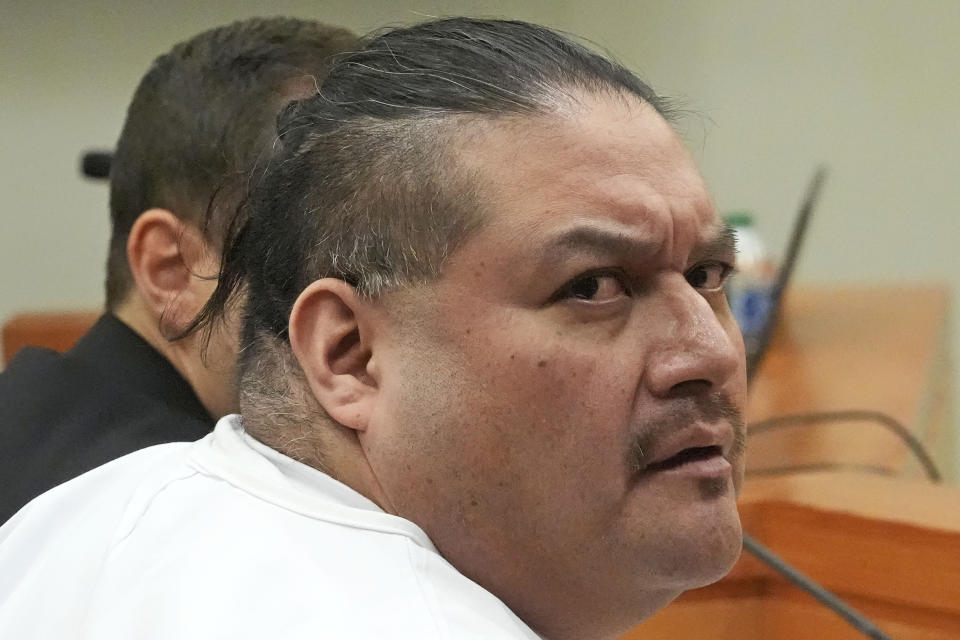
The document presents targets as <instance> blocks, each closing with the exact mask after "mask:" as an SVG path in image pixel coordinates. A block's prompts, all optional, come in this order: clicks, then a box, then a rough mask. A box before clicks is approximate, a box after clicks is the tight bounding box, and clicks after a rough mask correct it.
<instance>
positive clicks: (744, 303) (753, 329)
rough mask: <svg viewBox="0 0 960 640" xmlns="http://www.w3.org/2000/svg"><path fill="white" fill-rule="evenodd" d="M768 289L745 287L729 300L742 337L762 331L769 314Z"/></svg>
mask: <svg viewBox="0 0 960 640" xmlns="http://www.w3.org/2000/svg"><path fill="white" fill-rule="evenodd" d="M770 306H771V304H770V290H769V289H767V288H763V289H759V288H758V289H746V290H743V291H740V292H738V295H736V296H735V297H733V299H731V300H730V308H731V310H732V311H733V317H734V318H736V319H737V324H739V325H740V331H741V332H742V333H743V335H744V337H749V336H756V335H758V334H759V333H760V332H762V331H763V328H764V326H766V323H767V317H768V316H769V315H770Z"/></svg>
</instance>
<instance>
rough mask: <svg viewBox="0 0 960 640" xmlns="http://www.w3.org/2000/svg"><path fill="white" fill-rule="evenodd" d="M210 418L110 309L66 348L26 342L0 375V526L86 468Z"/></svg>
mask: <svg viewBox="0 0 960 640" xmlns="http://www.w3.org/2000/svg"><path fill="white" fill-rule="evenodd" d="M214 422H215V421H214V420H213V419H212V418H211V417H210V415H209V414H208V413H207V411H206V410H205V409H204V407H203V405H202V404H201V403H200V400H199V399H198V398H197V396H196V394H195V393H194V392H193V389H192V388H191V387H190V385H189V384H188V383H187V381H186V380H184V379H183V377H182V376H180V374H179V373H178V372H177V370H176V369H175V368H174V367H173V365H171V364H170V362H169V361H167V359H166V358H164V357H163V356H162V355H160V353H159V352H157V351H156V350H155V349H154V348H153V347H151V346H150V345H149V344H148V343H147V342H146V341H145V340H143V339H142V338H141V337H140V336H138V335H137V334H136V333H134V331H133V330H132V329H130V328H129V327H128V326H127V325H125V324H124V323H123V322H121V321H120V320H118V319H117V318H115V317H113V316H111V315H109V314H108V315H104V316H103V317H102V318H100V320H99V321H98V322H97V324H96V325H94V327H93V328H92V329H91V330H90V331H89V332H88V333H87V334H86V335H85V336H84V337H83V338H82V339H81V340H80V341H79V342H78V343H77V345H76V346H75V347H74V348H73V349H71V350H70V351H68V352H67V353H65V354H59V353H56V352H54V351H50V350H48V349H40V348H36V347H28V348H25V349H23V350H21V351H20V352H19V353H17V355H16V357H14V359H13V360H12V361H11V362H10V365H9V366H8V367H7V368H6V369H5V370H4V371H3V372H0V523H2V522H5V521H6V520H8V519H9V518H10V517H11V516H12V515H13V514H14V513H16V511H17V510H19V509H20V507H22V506H23V505H24V504H26V503H27V502H29V501H30V500H31V499H33V498H34V497H36V496H38V495H39V494H41V493H43V492H44V491H46V490H47V489H50V488H52V487H54V486H56V485H58V484H60V483H62V482H65V481H67V480H69V479H71V478H73V477H76V476H78V475H80V474H81V473H84V472H85V471H89V470H90V469H93V468H94V467H97V466H99V465H101V464H103V463H105V462H108V461H110V460H113V459H114V458H117V457H119V456H122V455H124V454H127V453H130V452H132V451H135V450H137V449H142V448H144V447H148V446H150V445H154V444H160V443H163V442H176V441H189V440H196V439H198V438H201V437H203V436H204V435H206V434H207V433H208V432H209V431H210V429H211V428H212V427H213V425H214Z"/></svg>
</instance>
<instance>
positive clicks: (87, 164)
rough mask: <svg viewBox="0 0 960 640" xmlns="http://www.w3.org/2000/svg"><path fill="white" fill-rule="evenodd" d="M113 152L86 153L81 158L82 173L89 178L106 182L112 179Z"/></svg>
mask: <svg viewBox="0 0 960 640" xmlns="http://www.w3.org/2000/svg"><path fill="white" fill-rule="evenodd" d="M112 161H113V152H112V151H86V152H84V153H83V155H81V156H80V172H81V173H82V174H83V175H85V176H86V177H88V178H93V179H95V180H106V179H108V178H109V177H110V163H111V162H112Z"/></svg>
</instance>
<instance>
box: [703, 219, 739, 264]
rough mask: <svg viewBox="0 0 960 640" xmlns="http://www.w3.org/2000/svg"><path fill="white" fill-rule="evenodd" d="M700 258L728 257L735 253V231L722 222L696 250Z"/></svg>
mask: <svg viewBox="0 0 960 640" xmlns="http://www.w3.org/2000/svg"><path fill="white" fill-rule="evenodd" d="M696 253H697V254H698V255H700V256H702V258H714V259H720V258H723V259H729V258H730V257H731V256H733V255H736V253H737V232H736V231H734V229H733V227H731V226H730V225H728V224H722V225H720V226H719V227H718V229H717V232H716V233H715V234H714V235H713V237H712V238H710V239H709V240H707V241H706V242H704V243H703V244H702V245H701V246H700V247H699V248H698V249H697V251H696Z"/></svg>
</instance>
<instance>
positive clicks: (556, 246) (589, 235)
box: [542, 226, 662, 261]
mask: <svg viewBox="0 0 960 640" xmlns="http://www.w3.org/2000/svg"><path fill="white" fill-rule="evenodd" d="M661 249H662V247H661V245H660V243H659V242H655V241H653V240H644V239H642V238H637V237H634V236H631V235H629V234H627V233H624V232H621V231H613V230H610V229H600V228H597V227H590V226H578V227H573V228H572V229H568V230H567V231H564V232H563V233H560V234H559V235H557V236H556V237H555V238H553V239H551V240H550V241H548V242H547V243H546V244H545V245H544V247H543V250H542V255H543V258H544V259H545V260H547V261H550V260H551V258H553V257H554V256H556V255H557V254H558V253H570V252H571V251H574V252H585V253H594V254H603V255H652V254H654V253H656V252H657V251H660V250H661Z"/></svg>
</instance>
